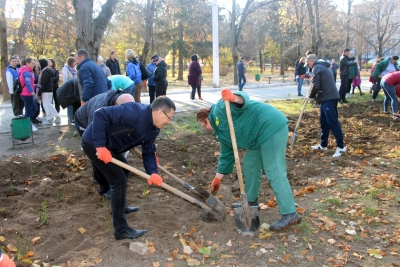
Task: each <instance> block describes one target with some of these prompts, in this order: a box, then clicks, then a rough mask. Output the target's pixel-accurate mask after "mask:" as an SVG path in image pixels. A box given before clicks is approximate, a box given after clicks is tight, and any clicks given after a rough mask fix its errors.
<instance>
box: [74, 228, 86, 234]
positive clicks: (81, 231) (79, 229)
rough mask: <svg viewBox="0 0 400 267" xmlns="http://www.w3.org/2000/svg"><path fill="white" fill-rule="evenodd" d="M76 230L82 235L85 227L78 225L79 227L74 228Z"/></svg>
mask: <svg viewBox="0 0 400 267" xmlns="http://www.w3.org/2000/svg"><path fill="white" fill-rule="evenodd" d="M76 230H78V232H79V233H80V234H81V235H83V234H84V233H86V229H85V228H83V227H79V228H78V229H76Z"/></svg>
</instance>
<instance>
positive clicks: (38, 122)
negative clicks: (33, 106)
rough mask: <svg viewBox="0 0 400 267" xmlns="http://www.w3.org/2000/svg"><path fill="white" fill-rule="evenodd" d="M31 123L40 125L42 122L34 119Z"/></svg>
mask: <svg viewBox="0 0 400 267" xmlns="http://www.w3.org/2000/svg"><path fill="white" fill-rule="evenodd" d="M32 123H33V124H41V123H42V121H41V120H38V119H34V120H32Z"/></svg>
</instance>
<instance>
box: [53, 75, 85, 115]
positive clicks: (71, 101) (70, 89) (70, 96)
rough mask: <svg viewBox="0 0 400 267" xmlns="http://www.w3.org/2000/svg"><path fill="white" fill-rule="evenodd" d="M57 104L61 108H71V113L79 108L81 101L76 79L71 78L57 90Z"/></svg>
mask: <svg viewBox="0 0 400 267" xmlns="http://www.w3.org/2000/svg"><path fill="white" fill-rule="evenodd" d="M56 93H57V99H58V103H59V104H60V106H61V107H62V108H67V107H69V106H72V108H73V109H72V110H73V113H72V114H75V112H76V111H77V110H78V108H79V107H80V106H81V99H80V97H79V88H78V78H76V77H75V78H72V79H69V80H68V81H66V82H64V83H63V84H62V85H61V86H60V87H59V88H58V89H57V92H56Z"/></svg>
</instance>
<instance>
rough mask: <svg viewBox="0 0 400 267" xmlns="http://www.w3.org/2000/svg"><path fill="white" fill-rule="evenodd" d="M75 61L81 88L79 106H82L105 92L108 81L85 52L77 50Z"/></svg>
mask: <svg viewBox="0 0 400 267" xmlns="http://www.w3.org/2000/svg"><path fill="white" fill-rule="evenodd" d="M75 59H76V62H77V64H78V77H79V84H80V86H81V88H82V93H81V104H82V105H83V104H85V103H86V102H87V101H88V100H89V99H91V98H92V97H94V96H96V95H98V94H101V93H105V92H107V90H108V85H107V81H108V80H107V77H106V75H105V74H104V71H103V70H102V69H101V68H100V66H99V65H97V63H96V62H94V61H92V60H91V59H90V58H89V53H88V52H87V51H86V50H84V49H80V50H78V52H77V53H76V54H75Z"/></svg>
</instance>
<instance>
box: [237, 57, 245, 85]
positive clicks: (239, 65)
mask: <svg viewBox="0 0 400 267" xmlns="http://www.w3.org/2000/svg"><path fill="white" fill-rule="evenodd" d="M243 60H244V57H241V58H240V61H239V62H238V63H237V66H236V67H237V73H238V81H239V84H238V85H239V91H242V90H243V87H244V85H245V84H246V76H245V75H244V72H245V71H246V66H245V65H244V62H243Z"/></svg>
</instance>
